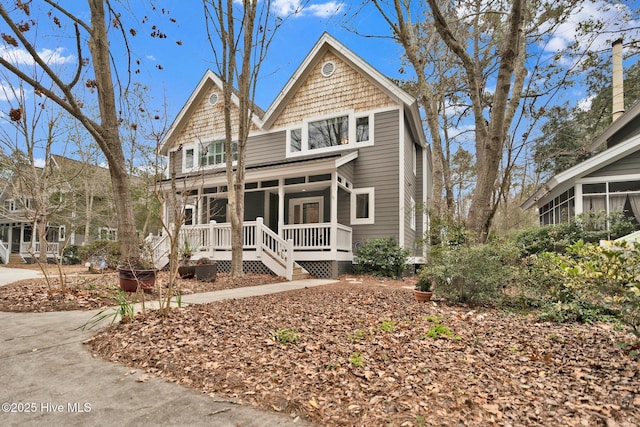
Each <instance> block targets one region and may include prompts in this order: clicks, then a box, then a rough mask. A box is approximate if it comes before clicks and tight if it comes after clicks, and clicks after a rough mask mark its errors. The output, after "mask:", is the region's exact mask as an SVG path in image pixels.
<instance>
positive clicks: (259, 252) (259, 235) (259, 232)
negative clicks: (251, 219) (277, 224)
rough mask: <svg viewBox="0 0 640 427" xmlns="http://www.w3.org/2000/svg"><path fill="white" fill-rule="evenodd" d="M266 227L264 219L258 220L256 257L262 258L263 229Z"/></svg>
mask: <svg viewBox="0 0 640 427" xmlns="http://www.w3.org/2000/svg"><path fill="white" fill-rule="evenodd" d="M263 227H264V218H262V217H261V216H259V217H258V218H256V255H257V256H258V257H261V256H262V228H263Z"/></svg>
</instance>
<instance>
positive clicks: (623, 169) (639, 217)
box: [522, 102, 640, 225]
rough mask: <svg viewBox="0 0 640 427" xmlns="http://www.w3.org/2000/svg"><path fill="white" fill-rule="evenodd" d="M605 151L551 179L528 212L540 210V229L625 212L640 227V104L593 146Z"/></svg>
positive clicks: (529, 204) (527, 203)
mask: <svg viewBox="0 0 640 427" xmlns="http://www.w3.org/2000/svg"><path fill="white" fill-rule="evenodd" d="M605 144H606V147H607V148H606V149H605V150H604V151H602V152H600V153H598V154H596V155H594V156H593V157H591V158H589V159H587V160H585V161H584V162H582V163H580V164H578V165H576V166H574V167H572V168H570V169H567V170H566V171H564V172H561V173H559V174H557V175H555V176H554V177H553V178H551V179H550V180H549V181H548V182H547V183H546V184H545V185H544V186H542V187H541V188H539V189H538V190H537V191H536V192H535V193H534V194H533V195H532V196H531V197H530V198H529V199H528V200H527V201H525V202H524V203H523V204H522V208H523V209H529V208H531V207H533V206H537V208H538V214H539V218H540V224H541V225H547V224H560V223H563V222H567V221H569V220H571V219H572V218H574V217H575V216H576V215H579V214H582V213H587V212H606V213H607V214H608V213H612V212H615V211H624V212H625V213H626V214H627V215H628V217H629V218H631V219H632V221H634V222H635V223H636V224H640V102H636V103H635V104H634V105H633V106H632V107H631V108H630V109H629V110H628V111H626V112H625V113H624V114H623V115H621V116H620V117H619V118H617V119H616V120H615V121H614V122H613V123H612V124H611V125H610V126H609V127H608V128H607V129H606V130H605V132H604V133H603V134H602V135H600V137H598V138H597V139H595V140H594V141H593V142H592V143H591V144H590V145H589V147H588V149H589V150H590V151H591V150H593V149H595V148H598V147H600V146H603V145H605Z"/></svg>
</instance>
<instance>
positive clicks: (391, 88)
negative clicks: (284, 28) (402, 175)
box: [262, 33, 427, 147]
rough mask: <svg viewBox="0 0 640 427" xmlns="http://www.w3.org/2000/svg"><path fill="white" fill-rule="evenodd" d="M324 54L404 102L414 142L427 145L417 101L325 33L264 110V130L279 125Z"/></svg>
mask: <svg viewBox="0 0 640 427" xmlns="http://www.w3.org/2000/svg"><path fill="white" fill-rule="evenodd" d="M327 54H332V55H334V56H335V57H336V58H337V59H338V60H340V61H341V62H343V63H345V64H347V65H348V66H349V67H351V68H352V69H353V70H355V71H356V72H357V73H358V75H359V77H361V78H363V79H364V80H366V82H367V83H369V84H371V85H372V86H374V87H375V88H376V89H378V90H380V91H381V92H382V93H384V94H385V96H387V97H389V98H390V100H391V101H392V102H393V103H395V104H401V105H403V106H404V110H405V112H406V114H407V116H408V123H409V126H410V129H411V132H412V133H413V134H414V136H415V137H416V138H417V141H418V142H419V144H420V145H421V146H422V147H426V146H427V143H426V140H425V137H424V132H423V131H422V130H421V129H422V121H421V118H420V112H419V107H418V102H417V100H416V99H415V98H414V97H412V96H411V95H409V94H408V93H407V92H405V91H404V90H402V89H400V88H399V87H398V86H397V85H396V84H394V83H393V82H391V81H390V80H389V79H388V78H387V77H385V76H384V75H383V74H382V73H380V72H379V71H378V70H376V69H375V68H373V67H372V66H371V65H369V64H368V63H367V62H365V61H364V60H363V59H361V58H360V57H359V56H357V55H356V54H354V53H353V52H352V51H351V50H349V49H347V48H346V47H345V46H344V45H343V44H341V43H340V42H338V41H337V40H336V39H335V38H333V37H332V36H331V35H329V34H328V33H324V34H323V35H322V36H321V37H320V39H319V40H318V42H317V43H316V44H315V46H314V47H313V48H312V49H311V51H310V52H309V54H308V55H307V57H306V58H305V59H304V61H303V62H302V63H301V64H300V66H299V67H298V69H297V70H296V71H295V73H294V74H293V76H292V77H291V78H290V79H289V81H288V83H287V84H286V85H285V87H284V88H283V89H282V91H281V92H280V94H279V95H278V97H277V98H276V99H275V100H274V102H273V103H272V104H271V106H270V107H269V109H268V110H267V111H266V113H265V115H264V117H263V120H262V123H263V129H265V130H266V129H271V128H272V127H278V126H277V122H278V119H279V118H280V116H281V115H282V114H283V112H284V111H285V109H286V108H287V107H288V106H290V104H291V103H292V101H293V100H294V99H295V98H296V96H297V94H298V91H299V90H300V89H301V88H302V87H303V85H304V84H305V83H306V82H307V80H308V79H309V78H310V76H311V75H312V73H313V71H314V70H315V69H316V68H318V67H319V65H320V63H321V61H323V59H324V58H325V57H326V55H327ZM274 125H275V126H274Z"/></svg>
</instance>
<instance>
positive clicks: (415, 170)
mask: <svg viewBox="0 0 640 427" xmlns="http://www.w3.org/2000/svg"><path fill="white" fill-rule="evenodd" d="M411 148H412V149H413V153H412V156H413V157H412V158H413V176H418V150H417V148H416V144H411Z"/></svg>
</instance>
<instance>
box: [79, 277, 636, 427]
mask: <svg viewBox="0 0 640 427" xmlns="http://www.w3.org/2000/svg"><path fill="white" fill-rule="evenodd" d="M402 285H403V283H402V282H386V283H385V282H381V281H379V280H377V279H369V280H367V279H365V280H364V283H358V282H348V281H346V280H343V281H342V282H341V283H339V284H336V285H329V286H323V287H321V288H311V289H304V290H300V291H291V292H286V293H281V294H275V295H267V296H260V297H254V298H247V299H239V300H227V301H222V302H216V303H210V304H206V305H201V306H189V307H185V308H181V309H174V310H173V311H172V312H171V315H170V316H171V321H169V322H167V321H164V319H163V318H161V317H160V316H159V315H158V314H157V313H150V314H148V315H147V316H146V317H144V318H139V317H136V320H135V321H133V322H129V323H121V324H119V325H115V326H113V327H110V328H108V329H106V330H104V331H103V332H100V333H99V334H98V335H96V336H95V337H94V338H93V339H91V340H90V346H91V348H92V351H93V352H94V353H95V354H96V355H99V356H101V357H104V358H106V359H109V360H113V361H117V362H121V363H124V364H127V365H130V366H132V367H136V368H141V369H143V370H144V371H145V373H144V374H142V375H141V376H140V378H139V380H140V381H145V380H146V379H147V378H148V377H149V376H150V375H158V376H161V377H164V378H166V379H167V380H169V381H172V382H176V383H180V384H183V385H186V386H189V387H193V388H196V389H198V390H201V391H202V392H203V393H207V394H210V395H211V396H212V397H216V398H220V397H224V398H231V399H235V400H237V401H238V402H241V403H248V404H251V405H255V406H257V407H260V408H263V409H266V410H271V411H278V412H284V413H287V414H290V415H291V417H293V418H295V417H300V418H304V419H307V420H310V421H313V422H317V423H319V424H321V425H330V426H331V425H348V426H365V425H366V426H369V425H394V426H419V425H472V426H485V425H527V426H547V425H568V426H572V425H588V426H592V425H594V426H595V425H607V426H635V425H640V373H639V371H640V362H639V361H638V359H637V357H634V356H632V355H630V354H629V353H628V352H626V351H624V350H623V349H621V347H620V346H619V343H621V342H629V341H630V340H631V337H630V335H628V334H625V333H623V332H619V331H615V330H612V328H611V327H610V325H576V324H572V325H557V324H552V323H540V322H538V321H536V319H535V317H534V316H522V315H516V314H509V313H504V312H501V311H497V310H486V311H470V310H469V309H465V308H464V307H451V306H447V305H445V304H443V303H441V302H430V303H417V302H415V301H413V296H412V295H411V291H410V290H408V289H403V288H402ZM445 330H447V331H450V334H449V335H447V333H446V332H445ZM437 331H440V332H441V334H440V335H439V336H437V337H433V335H438V333H437Z"/></svg>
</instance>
